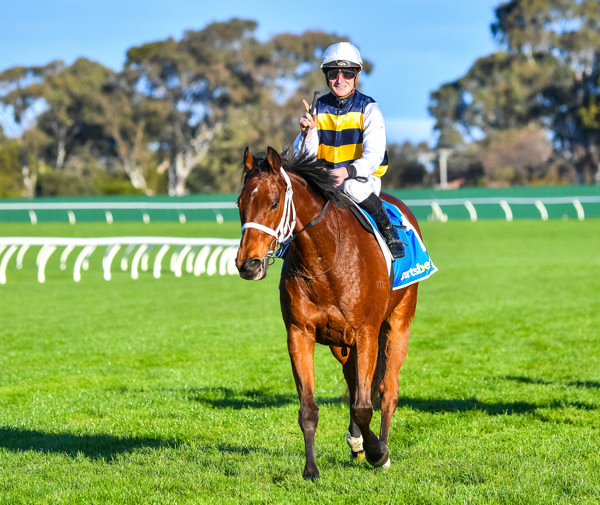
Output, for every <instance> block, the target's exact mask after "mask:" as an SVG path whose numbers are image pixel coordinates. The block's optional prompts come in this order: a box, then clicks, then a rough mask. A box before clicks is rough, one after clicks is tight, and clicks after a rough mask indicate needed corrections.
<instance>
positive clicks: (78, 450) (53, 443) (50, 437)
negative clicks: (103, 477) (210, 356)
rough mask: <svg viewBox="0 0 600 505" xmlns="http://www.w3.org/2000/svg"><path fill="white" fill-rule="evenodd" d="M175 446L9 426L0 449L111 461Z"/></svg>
mask: <svg viewBox="0 0 600 505" xmlns="http://www.w3.org/2000/svg"><path fill="white" fill-rule="evenodd" d="M174 445H175V444H174V443H173V442H169V441H166V440H161V439H158V438H151V437H115V436H112V435H98V434H90V435H76V434H73V433H45V432H43V431H37V430H26V429H20V428H14V427H9V426H3V427H0V448H4V449H8V450H9V451H13V452H22V451H35V452H41V453H45V454H49V453H54V454H65V455H66V456H70V457H73V458H74V457H77V456H79V455H83V456H85V457H87V458H89V459H93V460H105V461H109V462H110V461H112V460H114V459H115V457H117V456H119V455H120V454H124V453H128V452H132V451H134V450H135V449H138V448H152V449H161V448H166V447H174Z"/></svg>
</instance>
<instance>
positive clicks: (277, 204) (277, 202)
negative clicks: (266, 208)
mask: <svg viewBox="0 0 600 505" xmlns="http://www.w3.org/2000/svg"><path fill="white" fill-rule="evenodd" d="M277 207H279V198H278V199H277V200H275V201H274V202H273V204H272V205H271V210H275V209H276V208H277Z"/></svg>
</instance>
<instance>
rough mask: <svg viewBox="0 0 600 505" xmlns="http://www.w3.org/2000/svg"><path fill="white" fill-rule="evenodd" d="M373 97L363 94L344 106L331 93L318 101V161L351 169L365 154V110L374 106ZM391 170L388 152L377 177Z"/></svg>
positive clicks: (376, 174) (357, 94)
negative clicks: (369, 106)
mask: <svg viewBox="0 0 600 505" xmlns="http://www.w3.org/2000/svg"><path fill="white" fill-rule="evenodd" d="M374 102H375V100H373V99H372V98H371V97H369V96H367V95H363V94H362V93H360V92H359V91H355V92H354V94H353V95H352V96H351V97H350V98H349V99H348V100H346V101H345V102H344V103H343V105H342V106H341V107H340V104H339V102H338V100H337V99H336V98H335V97H334V96H333V95H332V94H331V93H328V94H327V95H324V96H322V97H320V98H319V100H318V102H317V131H318V135H319V148H318V151H317V158H318V159H319V161H321V162H322V163H324V164H325V165H327V166H329V167H331V168H337V167H342V166H348V165H350V164H351V163H352V162H353V161H355V160H358V159H360V158H361V157H362V155H363V149H362V147H363V137H364V131H365V124H364V116H365V108H366V107H367V105H369V104H370V103H374ZM387 167H388V156H387V150H386V152H385V155H384V158H383V162H382V163H381V165H380V166H379V168H378V169H377V170H375V172H373V175H374V176H377V177H381V176H382V175H383V174H385V172H386V170H387Z"/></svg>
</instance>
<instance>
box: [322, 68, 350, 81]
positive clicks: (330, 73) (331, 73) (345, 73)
mask: <svg viewBox="0 0 600 505" xmlns="http://www.w3.org/2000/svg"><path fill="white" fill-rule="evenodd" d="M338 74H342V77H343V78H344V79H354V78H355V77H356V74H358V69H356V68H330V69H329V70H326V71H325V76H326V77H327V79H328V80H330V81H333V80H335V78H336V77H337V76H338Z"/></svg>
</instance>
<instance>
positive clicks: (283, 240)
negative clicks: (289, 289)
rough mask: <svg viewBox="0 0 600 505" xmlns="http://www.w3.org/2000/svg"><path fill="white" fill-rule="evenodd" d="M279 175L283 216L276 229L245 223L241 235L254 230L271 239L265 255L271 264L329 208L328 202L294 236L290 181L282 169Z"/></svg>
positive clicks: (292, 193) (293, 208) (294, 213)
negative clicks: (269, 236) (283, 192)
mask: <svg viewBox="0 0 600 505" xmlns="http://www.w3.org/2000/svg"><path fill="white" fill-rule="evenodd" d="M280 170H281V175H282V176H283V179H284V180H285V185H286V189H285V198H284V201H283V215H282V216H281V221H279V225H278V226H277V228H276V229H273V228H269V227H268V226H265V225H262V224H260V223H255V222H252V221H250V222H247V223H244V225H243V226H242V234H243V233H244V230H245V229H246V228H255V229H257V230H260V231H262V232H264V233H266V234H268V235H271V236H272V237H273V241H272V242H271V246H270V247H269V251H268V252H267V254H266V255H265V257H266V258H269V259H270V260H271V262H273V261H275V258H279V257H281V256H283V253H284V251H285V249H286V248H287V246H288V245H289V244H290V242H292V241H293V240H294V239H295V238H296V237H297V236H298V235H299V234H300V233H302V232H303V231H304V230H307V229H308V228H310V227H311V226H314V225H315V224H317V223H318V222H319V221H320V220H321V219H322V218H323V216H324V215H325V211H326V210H327V207H328V206H329V203H330V200H327V201H326V202H325V205H324V206H323V209H321V212H320V213H319V215H318V216H317V217H316V218H315V219H313V220H312V221H311V222H310V223H308V224H307V225H306V226H305V227H304V228H302V229H301V230H300V231H299V232H298V233H296V234H294V228H295V226H296V207H295V205H294V198H293V196H294V191H293V190H292V182H291V181H290V177H289V176H288V174H287V173H286V171H285V170H284V169H283V167H281V168H280Z"/></svg>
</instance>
